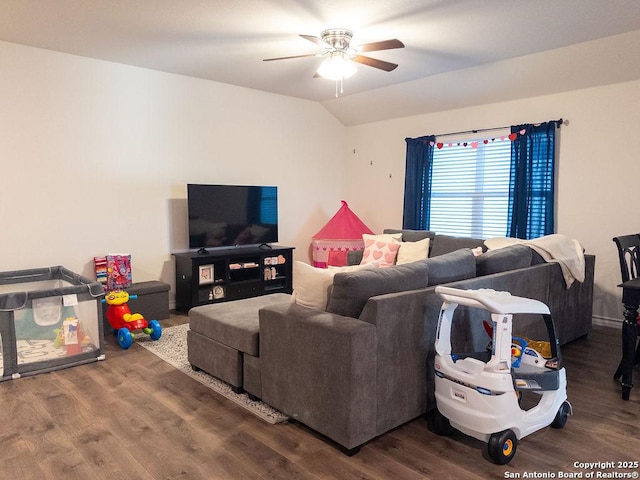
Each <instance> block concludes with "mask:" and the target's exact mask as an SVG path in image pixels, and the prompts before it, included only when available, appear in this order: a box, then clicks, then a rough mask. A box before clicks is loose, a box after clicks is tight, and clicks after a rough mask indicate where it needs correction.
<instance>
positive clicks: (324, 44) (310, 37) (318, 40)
mask: <svg viewBox="0 0 640 480" xmlns="http://www.w3.org/2000/svg"><path fill="white" fill-rule="evenodd" d="M300 36H301V37H302V38H304V39H305V40H309V41H310V42H313V43H315V44H316V45H320V46H321V47H323V48H325V47H327V46H328V45H327V42H325V41H324V40H322V39H321V38H320V37H314V36H313V35H300Z"/></svg>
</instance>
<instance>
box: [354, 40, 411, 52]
mask: <svg viewBox="0 0 640 480" xmlns="http://www.w3.org/2000/svg"><path fill="white" fill-rule="evenodd" d="M392 48H404V43H402V42H401V41H400V40H398V39H396V38H393V39H391V40H382V41H381V42H372V43H363V44H362V45H358V46H357V47H355V49H356V50H357V51H358V52H375V51H377V50H391V49H392Z"/></svg>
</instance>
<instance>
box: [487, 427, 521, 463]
mask: <svg viewBox="0 0 640 480" xmlns="http://www.w3.org/2000/svg"><path fill="white" fill-rule="evenodd" d="M488 445H489V457H490V458H491V460H493V462H494V463H496V464H498V465H505V464H507V463H509V462H510V461H511V459H512V458H513V456H514V455H515V454H516V449H517V448H518V437H516V434H515V433H514V432H513V430H505V431H504V432H498V433H494V434H493V435H491V437H490V438H489V444H488Z"/></svg>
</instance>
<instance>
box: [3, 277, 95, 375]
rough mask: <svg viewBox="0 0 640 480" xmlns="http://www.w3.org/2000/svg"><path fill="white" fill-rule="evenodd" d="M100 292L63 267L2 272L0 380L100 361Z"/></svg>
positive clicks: (89, 281) (82, 278) (92, 284)
mask: <svg viewBox="0 0 640 480" xmlns="http://www.w3.org/2000/svg"><path fill="white" fill-rule="evenodd" d="M103 295H104V289H103V288H102V285H100V284H99V283H98V282H94V281H91V280H88V279H86V278H84V277H82V276H80V275H78V274H76V273H73V272H71V271H70V270H67V269H66V268H64V267H61V266H56V267H49V268H39V269H31V270H20V271H14V272H1V273H0V380H7V379H11V378H19V377H21V376H25V375H35V374H37V373H42V372H47V371H51V370H58V369H61V368H67V367H72V366H75V365H81V364H84V363H88V362H93V361H97V360H102V359H104V335H103V331H102V307H101V305H100V300H101V297H102V296H103Z"/></svg>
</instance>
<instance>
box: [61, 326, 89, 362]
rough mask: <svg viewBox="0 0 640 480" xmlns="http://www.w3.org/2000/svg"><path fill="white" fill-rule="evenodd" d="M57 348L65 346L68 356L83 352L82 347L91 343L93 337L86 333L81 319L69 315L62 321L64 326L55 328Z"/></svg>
mask: <svg viewBox="0 0 640 480" xmlns="http://www.w3.org/2000/svg"><path fill="white" fill-rule="evenodd" d="M53 333H54V335H55V338H54V340H53V346H54V347H55V348H62V347H65V350H66V353H67V356H71V355H78V354H79V353H82V348H83V347H86V346H87V345H90V344H91V338H89V337H88V336H87V335H84V333H83V332H82V326H81V324H80V320H78V319H77V318H76V317H67V318H65V319H64V321H63V322H62V328H54V330H53Z"/></svg>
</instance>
